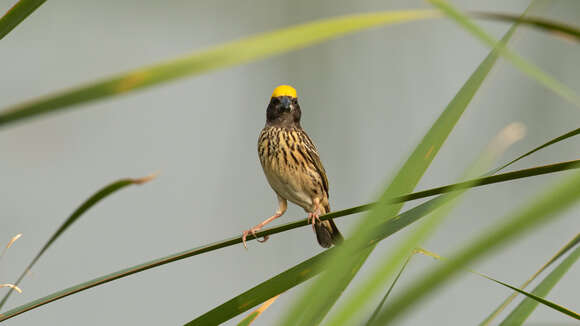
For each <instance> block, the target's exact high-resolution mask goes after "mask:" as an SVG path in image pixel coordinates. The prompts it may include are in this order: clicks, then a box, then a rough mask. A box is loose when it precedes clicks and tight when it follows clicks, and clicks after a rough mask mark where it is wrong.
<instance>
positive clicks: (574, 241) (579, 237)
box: [479, 233, 580, 326]
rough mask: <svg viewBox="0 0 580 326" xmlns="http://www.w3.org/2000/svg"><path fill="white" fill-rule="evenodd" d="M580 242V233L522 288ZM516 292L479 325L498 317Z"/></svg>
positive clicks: (486, 325)
mask: <svg viewBox="0 0 580 326" xmlns="http://www.w3.org/2000/svg"><path fill="white" fill-rule="evenodd" d="M578 243H580V233H578V234H577V235H576V237H574V239H572V240H571V241H570V242H568V243H567V244H566V245H565V246H564V247H563V248H561V249H560V250H559V251H558V252H557V253H556V254H555V255H554V256H553V257H552V258H550V260H549V261H548V262H546V263H545V264H544V265H543V266H542V267H540V269H539V270H537V271H536V272H535V273H534V275H532V276H531V277H530V278H529V279H527V280H526V281H525V282H524V283H522V285H520V289H525V288H526V287H527V286H528V285H529V284H530V283H531V282H532V281H533V280H535V279H536V277H538V275H540V274H541V273H542V272H543V271H544V270H545V269H546V268H548V267H549V266H551V265H552V263H554V262H555V261H556V260H557V259H558V258H560V257H561V256H562V255H564V254H565V253H566V252H568V250H570V249H572V248H573V247H574V246H576V245H577V244H578ZM517 295H518V294H517V293H516V292H514V293H512V294H511V295H510V296H509V297H507V298H506V299H505V300H504V301H503V302H502V303H501V304H500V305H499V307H497V308H496V309H495V310H494V311H493V312H492V313H491V314H490V315H489V316H487V318H486V319H485V320H484V321H482V322H481V323H480V324H479V325H480V326H488V325H489V324H490V323H491V322H492V321H493V319H494V318H495V317H497V316H498V315H499V314H500V313H501V312H502V311H503V310H504V309H505V308H506V307H507V306H508V305H509V304H510V303H511V302H512V301H513V300H514V299H515V298H516V296H517Z"/></svg>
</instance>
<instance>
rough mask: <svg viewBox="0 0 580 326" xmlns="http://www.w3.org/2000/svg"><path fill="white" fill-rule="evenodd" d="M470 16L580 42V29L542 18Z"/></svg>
mask: <svg viewBox="0 0 580 326" xmlns="http://www.w3.org/2000/svg"><path fill="white" fill-rule="evenodd" d="M469 14H470V15H471V16H472V17H474V18H481V19H491V20H498V21H506V22H518V23H521V24H526V25H530V26H533V27H536V28H538V29H540V30H542V31H545V32H548V33H550V34H552V35H553V36H556V37H563V38H566V39H567V40H572V41H576V42H580V28H578V27H576V26H571V25H567V24H564V23H561V22H556V21H553V20H549V19H545V18H540V17H518V16H517V15H511V14H504V13H495V12H484V11H472V12H470V13H469Z"/></svg>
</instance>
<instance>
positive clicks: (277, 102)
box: [272, 97, 280, 105]
mask: <svg viewBox="0 0 580 326" xmlns="http://www.w3.org/2000/svg"><path fill="white" fill-rule="evenodd" d="M279 103H280V99H279V98H277V97H273V98H272V104H274V105H276V104H279Z"/></svg>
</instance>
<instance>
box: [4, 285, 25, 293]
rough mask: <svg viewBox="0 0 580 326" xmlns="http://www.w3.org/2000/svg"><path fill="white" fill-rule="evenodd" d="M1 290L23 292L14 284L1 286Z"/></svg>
mask: <svg viewBox="0 0 580 326" xmlns="http://www.w3.org/2000/svg"><path fill="white" fill-rule="evenodd" d="M0 288H10V289H12V290H14V291H16V292H18V293H22V290H21V289H20V288H19V287H17V286H16V285H14V284H10V283H4V284H0Z"/></svg>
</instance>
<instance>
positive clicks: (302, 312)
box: [281, 25, 516, 326]
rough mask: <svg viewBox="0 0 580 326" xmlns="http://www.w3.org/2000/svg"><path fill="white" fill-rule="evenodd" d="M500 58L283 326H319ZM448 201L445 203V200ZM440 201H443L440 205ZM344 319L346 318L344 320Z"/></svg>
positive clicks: (403, 251)
mask: <svg viewBox="0 0 580 326" xmlns="http://www.w3.org/2000/svg"><path fill="white" fill-rule="evenodd" d="M515 27H516V26H515V25H514V27H512V28H511V29H510V30H509V31H508V32H507V33H506V34H505V36H504V38H503V42H508V41H509V39H510V38H511V36H512V34H513V32H514V31H515ZM497 58H498V53H497V51H495V50H492V51H491V52H490V53H489V54H488V56H487V57H486V58H485V59H484V60H483V62H482V63H481V64H480V65H479V66H478V67H477V69H476V70H475V71H474V72H473V73H472V74H471V76H470V77H469V79H468V80H467V81H466V82H465V84H464V85H463V86H462V87H461V89H460V90H459V91H458V92H457V94H456V95H455V97H454V98H453V99H452V100H451V102H449V104H448V105H447V107H446V108H445V110H444V111H443V112H442V113H441V115H440V116H439V117H438V119H437V121H435V123H434V124H433V125H432V127H431V128H430V130H429V131H428V132H427V134H425V136H424V137H423V139H422V140H421V142H420V143H419V144H418V145H417V147H416V148H415V149H414V151H413V153H412V154H411V156H410V157H409V158H408V159H407V161H406V162H405V164H404V165H403V167H401V169H400V170H399V172H398V173H397V174H396V176H395V177H394V178H393V180H392V182H391V183H390V184H389V186H388V187H387V188H386V190H385V191H384V192H383V194H382V195H381V197H380V199H379V201H378V202H377V203H376V204H375V205H374V206H373V207H372V208H371V210H370V211H369V213H367V214H366V216H365V217H363V219H362V221H361V222H360V223H359V225H358V227H357V228H356V229H355V232H353V234H352V236H350V237H349V238H348V239H347V241H345V242H344V243H343V244H342V245H341V246H340V247H339V248H338V250H336V251H335V254H334V255H333V256H332V257H331V258H330V259H329V261H328V263H327V264H328V269H329V270H330V271H331V272H329V273H326V274H325V275H324V277H320V278H318V279H316V280H315V281H314V284H312V286H311V287H310V288H309V289H307V290H306V291H305V293H304V294H303V295H302V296H301V298H300V299H299V300H298V301H297V302H296V303H295V304H294V305H293V306H292V307H291V308H290V309H289V310H288V312H287V313H286V314H285V316H284V318H283V319H282V320H283V322H282V323H281V324H282V325H291V326H294V325H305V326H308V325H317V324H318V323H320V321H322V319H324V317H325V316H326V314H327V313H328V311H329V310H330V308H332V306H333V305H334V303H335V302H336V300H337V299H338V298H339V296H340V295H341V294H342V292H343V291H344V290H345V289H346V287H347V286H348V284H349V283H350V282H351V281H352V279H353V278H354V276H355V275H356V274H357V273H358V271H359V269H360V268H361V267H362V265H363V264H364V262H365V261H366V259H367V258H368V256H369V255H370V254H371V252H372V251H373V249H374V246H375V245H371V246H370V247H369V248H368V249H365V250H363V251H362V252H361V253H358V254H353V253H354V251H353V249H354V248H359V247H362V246H363V245H364V244H367V243H368V241H369V240H371V237H370V235H371V234H372V233H373V230H374V229H375V228H376V226H377V224H378V223H380V221H382V220H384V219H385V218H386V219H391V218H393V217H394V216H396V215H397V214H398V213H399V211H400V209H401V208H402V204H392V202H391V201H390V199H391V198H393V197H395V196H397V195H400V194H404V193H407V192H410V191H412V190H413V188H415V186H416V185H417V183H418V182H419V180H420V179H421V177H422V176H423V174H424V173H425V171H426V170H427V168H428V167H429V165H430V164H431V162H432V161H433V159H434V157H435V155H437V153H438V152H439V149H440V148H441V146H442V145H443V143H444V142H445V140H446V139H447V137H448V136H449V134H450V133H451V130H453V127H454V126H455V124H456V123H457V121H459V118H460V117H461V115H462V114H463V112H464V111H465V109H466V108H467V106H468V104H469V103H470V102H471V99H472V98H473V96H474V95H475V93H476V92H477V90H478V89H479V87H480V86H481V84H482V83H483V81H484V80H485V77H486V76H487V74H488V73H489V71H490V70H491V68H492V67H493V65H494V64H495V62H496V61H497ZM451 197H452V196H449V197H446V199H448V198H451ZM442 200H443V199H442ZM419 236H420V235H417V237H415V238H413V239H410V240H409V241H406V242H404V243H403V244H402V245H401V246H400V247H399V249H398V250H395V251H393V254H392V255H391V256H390V259H389V261H388V263H387V264H386V265H385V266H386V267H385V268H384V269H383V275H382V276H384V277H389V276H390V274H392V273H393V272H394V271H395V269H396V268H397V266H400V265H401V264H402V263H403V261H404V259H405V258H406V257H407V255H408V254H409V253H410V252H411V250H413V249H414V248H415V247H416V241H419V240H420V239H419ZM313 297H322V298H324V300H314V301H313V300H312V298H313ZM349 303H350V304H351V305H350V306H348V309H350V310H353V311H354V310H356V309H358V308H359V307H360V305H361V304H362V303H361V302H358V301H355V300H352V301H349ZM342 316H344V314H343V315H342Z"/></svg>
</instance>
